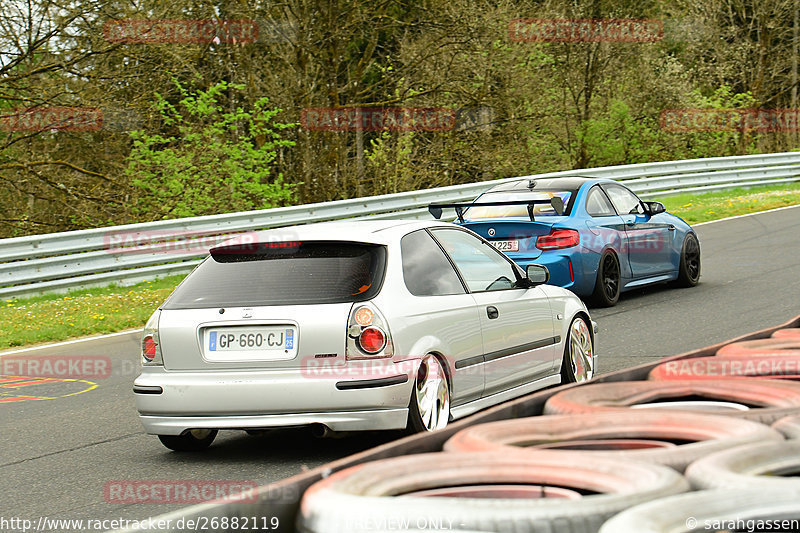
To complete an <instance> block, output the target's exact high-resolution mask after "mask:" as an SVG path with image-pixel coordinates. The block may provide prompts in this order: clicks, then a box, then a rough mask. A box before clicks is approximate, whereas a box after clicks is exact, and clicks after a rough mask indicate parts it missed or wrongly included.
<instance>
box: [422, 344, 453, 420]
mask: <svg viewBox="0 0 800 533" xmlns="http://www.w3.org/2000/svg"><path fill="white" fill-rule="evenodd" d="M414 397H415V398H416V402H417V410H418V412H419V416H420V419H421V422H422V425H423V426H425V429H426V430H427V431H433V430H435V429H441V428H443V427H445V426H446V425H447V421H448V418H449V416H450V390H449V388H448V386H447V377H446V376H445V373H444V369H443V368H442V365H441V363H439V360H438V359H437V358H436V357H434V356H432V355H427V356H425V358H424V359H423V360H422V362H421V363H420V366H419V370H418V371H417V380H416V383H415V384H414Z"/></svg>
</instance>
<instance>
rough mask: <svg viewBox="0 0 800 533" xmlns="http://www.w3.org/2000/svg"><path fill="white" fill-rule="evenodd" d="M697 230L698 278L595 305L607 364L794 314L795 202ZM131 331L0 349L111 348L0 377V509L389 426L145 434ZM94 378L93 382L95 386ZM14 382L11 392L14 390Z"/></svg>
mask: <svg viewBox="0 0 800 533" xmlns="http://www.w3.org/2000/svg"><path fill="white" fill-rule="evenodd" d="M696 229H697V232H698V235H699V237H700V242H701V247H702V277H701V282H700V285H698V286H697V287H695V288H692V289H672V288H669V287H666V286H659V287H655V288H650V289H644V290H640V291H636V292H633V293H626V294H624V295H623V296H622V298H621V299H620V302H619V304H618V305H617V306H616V307H614V308H611V309H595V310H593V313H592V314H593V318H594V319H595V320H596V321H597V322H598V323H599V324H600V335H601V337H600V340H599V343H598V346H597V349H598V352H599V353H600V365H601V367H600V371H601V372H608V371H612V370H617V369H621V368H625V367H629V366H634V365H637V364H641V363H643V362H648V361H652V360H654V359H658V358H661V357H664V356H668V355H674V354H677V353H681V352H684V351H687V350H692V349H695V348H700V347H702V346H706V345H708V344H712V343H716V342H719V341H723V340H726V339H729V338H732V337H735V336H737V335H740V334H743V333H747V332H750V331H753V330H756V329H760V328H764V327H767V326H772V325H775V324H778V323H781V322H785V321H786V320H788V319H789V318H791V317H793V316H795V315H797V314H800V305H798V302H800V207H797V208H786V209H781V210H776V211H772V212H768V213H763V214H759V215H754V216H745V217H740V218H735V219H729V220H725V221H720V222H715V223H710V224H702V225H699V226H697V227H696ZM139 336H140V334H139V332H135V333H125V334H121V335H116V336H111V337H106V338H102V339H96V340H88V341H82V342H73V343H68V344H62V345H60V346H51V347H43V348H40V349H36V350H30V351H24V352H20V353H16V354H14V353H0V357H12V356H13V357H15V358H16V357H20V356H26V357H27V356H33V355H58V356H65V355H93V356H99V357H108V358H109V360H110V363H111V374H110V375H109V376H108V377H104V378H103V379H96V380H94V381H93V382H91V383H86V382H74V381H72V382H66V381H48V382H35V383H32V384H30V385H29V386H28V387H30V390H26V391H25V394H29V395H30V396H32V397H38V398H41V397H45V398H52V399H46V400H28V401H13V402H3V401H2V400H3V398H4V397H5V398H8V397H11V396H10V395H11V393H10V392H8V390H7V389H4V388H3V387H2V381H1V380H2V376H0V413H2V418H0V435H2V436H3V438H2V447H1V448H0V478H1V479H2V480H3V483H2V486H3V490H2V491H0V517H2V518H4V519H10V518H19V519H27V520H33V521H34V523H37V522H38V520H39V518H40V517H48V518H51V519H93V520H96V519H117V518H128V519H141V518H145V517H148V516H153V515H156V514H161V513H164V512H167V511H170V510H173V509H177V508H179V507H182V506H181V505H177V504H171V505H167V504H159V505H146V504H138V505H131V504H127V505H126V504H119V503H107V502H106V496H105V493H104V487H106V485H107V483H109V482H114V481H135V480H231V481H247V482H254V483H257V484H265V483H268V482H271V481H275V480H279V479H282V478H285V477H287V476H290V475H293V474H296V473H298V472H300V471H301V470H302V469H304V468H306V467H309V468H310V467H315V466H317V465H320V464H323V463H325V462H328V461H330V460H332V459H335V458H338V457H343V456H346V455H349V454H351V453H353V452H356V451H359V450H362V449H366V448H369V447H372V446H374V445H376V444H379V443H381V442H385V441H387V440H390V439H392V438H395V437H396V436H397V434H377V433H373V434H365V435H358V436H351V437H346V438H342V439H325V440H320V439H315V438H313V437H312V436H311V435H310V434H309V433H308V432H306V431H305V430H291V431H290V430H282V431H275V432H271V433H267V434H265V435H260V436H250V435H247V434H245V433H244V432H227V433H225V432H223V433H221V434H220V436H219V437H217V440H216V441H215V443H214V445H213V446H212V447H211V448H210V449H209V450H208V451H206V452H204V453H200V454H177V453H172V452H169V451H168V450H167V449H166V448H164V447H163V446H162V445H161V443H160V442H159V441H158V439H156V438H155V437H153V436H148V435H145V434H144V432H143V430H142V428H141V426H140V424H139V421H138V419H137V417H136V412H135V409H134V407H133V398H132V392H131V384H132V382H133V379H134V377H135V376H136V373H137V371H138V360H139ZM94 383H96V384H97V387H95V388H92V385H93V384H94ZM25 388H27V387H25ZM21 390H22V389H21V388H20V389H19V390H18V391H17V392H15V393H13V394H14V395H17V394H22V392H21ZM0 530H2V531H4V532H5V531H7V530H8V531H14V529H6V528H3V527H0ZM51 530H53V529H51ZM59 530H60V531H69V529H63V528H62V529H59ZM74 530H75V531H78V530H77V529H74ZM84 531H85V529H84Z"/></svg>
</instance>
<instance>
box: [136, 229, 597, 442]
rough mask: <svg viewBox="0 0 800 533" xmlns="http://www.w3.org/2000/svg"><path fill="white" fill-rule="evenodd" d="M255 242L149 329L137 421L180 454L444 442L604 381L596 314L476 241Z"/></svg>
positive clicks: (532, 270) (181, 291)
mask: <svg viewBox="0 0 800 533" xmlns="http://www.w3.org/2000/svg"><path fill="white" fill-rule="evenodd" d="M287 231H290V232H291V234H287ZM253 237H254V238H253V239H252V242H250V243H248V244H246V245H242V244H241V242H232V243H226V244H223V245H221V246H218V247H216V248H213V249H212V250H211V253H210V256H209V257H208V258H206V259H205V260H204V261H203V262H202V263H201V264H200V265H199V266H198V267H197V268H196V269H195V270H194V271H193V272H192V273H191V274H189V275H188V276H187V277H186V279H185V280H184V281H183V282H182V283H181V284H180V285H179V286H178V287H177V288H176V289H175V291H174V292H173V293H172V294H171V295H170V297H169V298H168V299H167V300H166V302H164V304H163V305H162V306H161V308H159V309H158V310H157V311H156V312H155V313H154V314H153V316H152V317H151V318H150V320H149V322H148V323H147V326H146V327H145V331H144V337H143V341H142V373H141V375H139V376H138V377H137V378H136V380H135V382H134V386H133V391H134V393H135V397H136V407H137V409H138V411H139V416H140V418H141V421H142V423H143V424H144V427H145V429H146V431H147V432H148V433H150V434H155V435H158V436H159V438H160V439H161V441H162V443H163V444H164V445H165V446H167V447H168V448H171V449H173V450H199V449H203V448H206V447H207V446H209V445H210V444H211V442H212V441H213V440H214V438H215V437H216V434H217V431H218V430H220V429H243V430H256V429H263V428H274V427H287V426H301V425H316V426H317V427H318V428H320V429H321V430H323V431H352V430H378V429H402V428H409V429H410V430H413V431H432V430H435V429H439V428H442V427H444V426H445V425H446V424H447V423H448V421H449V420H453V419H457V418H461V417H463V416H466V415H469V414H471V413H474V412H475V411H478V410H480V409H483V408H486V407H488V406H491V405H494V404H497V403H499V402H502V401H505V400H508V399H510V398H513V397H516V396H520V395H522V394H526V393H528V392H531V391H533V390H536V389H540V388H542V387H546V386H550V385H555V384H558V383H560V382H563V381H567V382H569V381H583V380H586V379H589V378H591V377H592V375H593V374H594V371H595V368H596V354H595V351H594V341H595V339H594V336H595V332H596V326H595V324H594V323H593V322H592V321H591V319H590V317H589V313H588V311H587V309H586V307H585V306H584V304H583V303H582V302H581V301H580V300H579V299H578V298H577V297H576V296H575V295H574V294H572V293H571V292H569V291H568V290H565V289H562V288H560V287H555V286H550V285H544V283H545V282H546V281H547V269H546V268H544V267H540V266H537V265H531V266H530V267H529V268H528V271H527V272H523V271H522V270H521V269H520V268H519V267H518V266H517V265H515V264H514V262H512V261H511V260H509V259H508V258H507V257H506V256H505V255H503V254H502V253H501V252H499V251H497V250H496V249H495V248H494V247H493V246H492V245H491V244H490V243H489V242H487V241H485V240H483V239H482V238H480V237H479V236H477V235H476V234H475V233H473V232H471V231H469V230H467V229H465V228H461V227H458V226H455V225H452V224H447V223H441V222H417V221H378V222H376V221H369V222H366V221H365V222H344V223H338V222H335V223H325V224H313V225H308V226H298V227H293V228H289V229H288V230H286V229H284V230H271V231H264V232H258V233H256V234H254V235H253Z"/></svg>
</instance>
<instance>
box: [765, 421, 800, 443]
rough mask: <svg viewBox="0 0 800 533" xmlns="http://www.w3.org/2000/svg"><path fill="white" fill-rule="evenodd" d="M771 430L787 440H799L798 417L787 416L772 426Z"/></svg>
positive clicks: (799, 422) (799, 427)
mask: <svg viewBox="0 0 800 533" xmlns="http://www.w3.org/2000/svg"><path fill="white" fill-rule="evenodd" d="M772 429H776V430H778V431H780V432H781V433H782V434H783V436H784V437H786V438H787V439H800V416H787V417H784V418H781V419H780V420H778V421H777V422H775V423H774V424H772Z"/></svg>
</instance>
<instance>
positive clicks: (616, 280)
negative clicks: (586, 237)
mask: <svg viewBox="0 0 800 533" xmlns="http://www.w3.org/2000/svg"><path fill="white" fill-rule="evenodd" d="M620 282H621V276H620V268H619V259H617V256H616V255H615V254H614V252H610V251H608V250H607V251H605V252H603V255H601V256H600V263H599V264H598V266H597V280H596V281H595V282H594V292H593V293H592V302H593V303H594V304H595V305H597V306H598V307H612V306H614V305H616V304H617V301H619V293H620V289H621V286H620Z"/></svg>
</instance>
